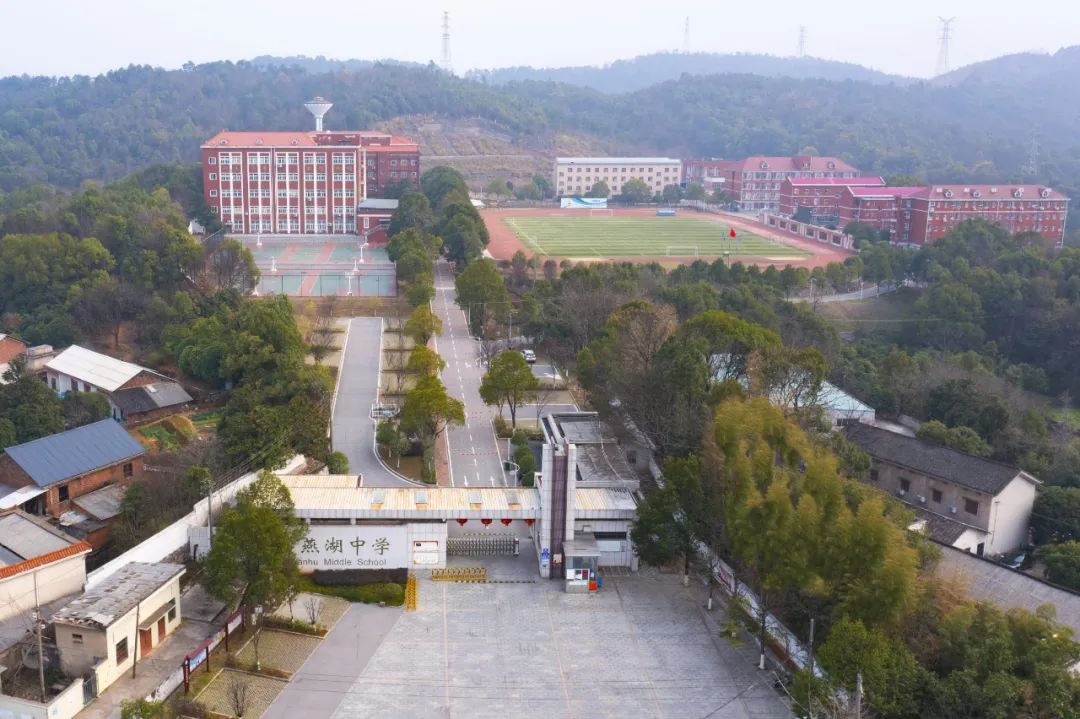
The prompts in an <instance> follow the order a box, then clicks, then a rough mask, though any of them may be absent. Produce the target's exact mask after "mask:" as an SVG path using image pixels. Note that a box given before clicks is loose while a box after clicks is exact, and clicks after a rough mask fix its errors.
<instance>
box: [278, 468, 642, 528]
mask: <svg viewBox="0 0 1080 719" xmlns="http://www.w3.org/2000/svg"><path fill="white" fill-rule="evenodd" d="M281 481H282V483H283V484H284V485H285V486H286V487H287V488H288V489H289V493H290V494H291V495H292V499H293V503H294V505H295V507H296V516H298V517H302V518H305V519H335V518H336V519H348V518H368V519H374V518H378V519H420V518H423V519H535V518H537V517H539V516H540V493H539V492H538V491H537V490H535V489H533V488H531V487H426V488H419V487H417V488H413V487H365V486H364V485H363V481H362V480H361V478H359V477H356V476H348V475H329V476H328V475H295V476H282V477H281ZM574 497H575V502H576V506H577V508H578V510H580V511H582V512H585V516H590V517H593V518H605V517H610V518H620V517H628V518H633V516H634V512H636V508H637V504H636V503H635V502H634V498H633V495H632V494H631V493H630V492H629V491H628V490H626V489H620V488H578V489H577V490H575V494H574ZM421 500H423V501H421Z"/></svg>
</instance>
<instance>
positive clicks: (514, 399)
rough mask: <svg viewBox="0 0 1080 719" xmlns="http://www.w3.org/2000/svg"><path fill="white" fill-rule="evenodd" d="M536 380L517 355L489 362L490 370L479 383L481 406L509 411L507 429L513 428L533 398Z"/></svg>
mask: <svg viewBox="0 0 1080 719" xmlns="http://www.w3.org/2000/svg"><path fill="white" fill-rule="evenodd" d="M539 387H540V380H539V379H537V377H536V375H534V374H533V373H532V368H531V367H529V365H528V363H527V362H525V358H524V357H522V356H521V353H520V352H517V351H514V350H509V351H507V352H503V353H502V354H500V355H498V356H496V357H495V359H493V360H492V361H491V367H490V368H489V369H488V371H487V372H486V373H485V374H484V377H483V379H482V380H481V381H480V397H481V399H483V400H484V403H485V404H490V405H494V406H496V407H498V408H499V411H500V412H502V408H503V407H504V406H505V407H506V408H507V409H509V410H510V426H511V427H514V428H515V429H516V428H517V412H518V409H519V408H520V407H521V406H522V405H523V404H527V403H529V402H530V401H532V400H533V399H534V398H535V397H536V392H537V389H538V388H539Z"/></svg>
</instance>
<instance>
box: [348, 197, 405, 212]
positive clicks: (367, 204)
mask: <svg viewBox="0 0 1080 719" xmlns="http://www.w3.org/2000/svg"><path fill="white" fill-rule="evenodd" d="M397 208H398V201H397V200H390V199H383V198H379V197H368V198H367V199H365V200H363V201H362V202H360V204H358V205H357V206H356V209H358V210H396V209H397Z"/></svg>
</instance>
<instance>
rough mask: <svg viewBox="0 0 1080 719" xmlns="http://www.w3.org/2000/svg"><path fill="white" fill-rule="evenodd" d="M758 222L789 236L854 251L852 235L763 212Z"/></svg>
mask: <svg viewBox="0 0 1080 719" xmlns="http://www.w3.org/2000/svg"><path fill="white" fill-rule="evenodd" d="M758 221H759V222H761V224H763V225H765V226H766V227H770V228H772V229H774V230H778V231H781V232H786V233H788V234H789V235H794V236H796V237H801V238H803V239H807V240H816V241H818V242H821V243H823V244H829V245H832V246H834V247H841V248H843V249H845V250H853V249H854V248H853V244H854V242H855V238H854V237H852V236H851V235H846V234H844V233H843V232H841V231H840V230H830V229H828V228H825V227H819V226H817V225H812V224H810V223H809V222H799V221H798V220H792V219H791V218H789V217H780V216H779V215H771V214H769V213H768V212H762V213H761V215H760V216H759V220H758Z"/></svg>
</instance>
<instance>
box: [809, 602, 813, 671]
mask: <svg viewBox="0 0 1080 719" xmlns="http://www.w3.org/2000/svg"><path fill="white" fill-rule="evenodd" d="M809 654H810V679H811V681H813V679H814V618H813V617H810V646H809Z"/></svg>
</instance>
